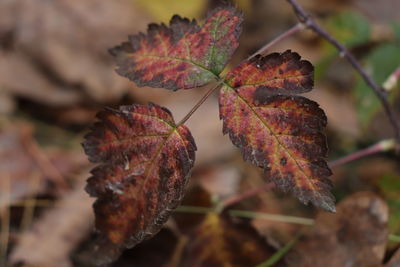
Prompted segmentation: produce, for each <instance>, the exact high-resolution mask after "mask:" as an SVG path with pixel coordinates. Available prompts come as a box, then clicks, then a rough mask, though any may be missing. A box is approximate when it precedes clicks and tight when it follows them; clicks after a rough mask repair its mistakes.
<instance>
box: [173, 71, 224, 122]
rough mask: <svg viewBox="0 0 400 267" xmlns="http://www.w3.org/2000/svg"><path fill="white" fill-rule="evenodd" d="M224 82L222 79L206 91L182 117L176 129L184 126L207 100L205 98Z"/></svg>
mask: <svg viewBox="0 0 400 267" xmlns="http://www.w3.org/2000/svg"><path fill="white" fill-rule="evenodd" d="M223 82H224V80H223V79H221V80H219V81H218V83H217V84H216V85H215V86H213V87H211V88H210V90H208V91H207V93H206V94H205V95H204V96H203V97H202V98H201V99H200V100H199V102H197V103H196V105H195V106H194V107H193V108H192V109H191V110H190V111H189V113H188V114H186V116H185V117H183V119H182V120H181V121H180V122H178V124H177V125H176V127H179V126H181V125H183V124H185V122H186V121H187V120H188V119H189V118H190V117H191V116H192V115H193V113H195V112H196V110H197V109H198V108H199V107H200V106H201V105H202V104H203V103H204V101H206V100H207V98H208V97H209V96H210V95H211V94H212V93H213V92H214V91H215V90H216V89H217V88H218V87H219V86H220V85H221V84H222V83H223Z"/></svg>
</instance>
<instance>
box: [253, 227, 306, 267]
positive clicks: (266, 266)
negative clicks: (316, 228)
mask: <svg viewBox="0 0 400 267" xmlns="http://www.w3.org/2000/svg"><path fill="white" fill-rule="evenodd" d="M301 234H302V231H300V232H299V233H298V234H296V236H295V237H294V238H293V239H292V240H290V241H289V242H288V243H287V244H286V245H285V246H283V247H282V248H280V249H279V250H278V251H277V252H275V254H274V255H272V256H271V257H269V258H268V260H266V261H265V262H263V263H261V264H259V265H257V266H256V267H269V266H273V265H274V264H275V263H277V262H278V261H279V260H280V259H281V258H282V257H283V256H285V254H286V253H287V252H288V251H289V250H290V249H291V248H292V247H293V246H294V244H296V242H297V240H299V237H300V236H301Z"/></svg>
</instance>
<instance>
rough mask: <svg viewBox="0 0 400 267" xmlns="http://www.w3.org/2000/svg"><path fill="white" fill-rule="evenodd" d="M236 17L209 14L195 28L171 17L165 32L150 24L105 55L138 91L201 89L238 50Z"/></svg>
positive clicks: (229, 10)
mask: <svg viewBox="0 0 400 267" xmlns="http://www.w3.org/2000/svg"><path fill="white" fill-rule="evenodd" d="M241 22H242V14H241V13H239V12H237V11H236V10H235V9H234V8H220V9H216V10H214V11H213V12H212V13H211V14H210V15H209V16H208V18H207V20H206V21H205V23H204V25H203V26H202V27H199V26H198V25H197V23H196V21H195V20H192V21H190V20H188V19H186V18H181V17H180V16H178V15H175V16H173V17H172V19H171V21H170V25H169V27H167V26H166V25H164V24H161V25H157V24H150V25H149V27H148V30H147V34H143V33H139V34H137V35H132V36H129V42H125V43H122V44H121V45H120V46H117V47H115V48H113V49H111V50H110V52H111V54H112V55H114V56H115V57H116V59H117V65H118V69H117V72H118V74H120V75H122V76H125V77H128V78H129V79H131V80H132V81H134V82H135V83H136V84H137V85H138V86H151V87H162V88H166V89H171V90H178V89H189V88H193V87H198V86H202V85H204V84H206V83H208V82H210V81H211V80H213V79H215V78H217V77H218V74H220V73H221V71H222V70H223V69H224V67H225V65H226V63H227V62H228V60H229V59H230V58H231V55H232V54H233V52H234V51H235V50H236V48H237V46H238V39H239V35H240V32H241Z"/></svg>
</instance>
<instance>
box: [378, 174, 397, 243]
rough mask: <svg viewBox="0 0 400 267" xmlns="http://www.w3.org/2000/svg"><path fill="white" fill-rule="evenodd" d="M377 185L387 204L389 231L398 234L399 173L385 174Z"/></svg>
mask: <svg viewBox="0 0 400 267" xmlns="http://www.w3.org/2000/svg"><path fill="white" fill-rule="evenodd" d="M378 187H379V189H380V190H381V192H382V194H383V195H384V197H385V199H386V201H387V203H388V205H389V232H390V233H391V234H395V235H399V234H400V175H396V174H385V175H383V176H382V178H381V179H379V181H378Z"/></svg>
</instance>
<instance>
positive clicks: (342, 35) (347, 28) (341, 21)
mask: <svg viewBox="0 0 400 267" xmlns="http://www.w3.org/2000/svg"><path fill="white" fill-rule="evenodd" d="M324 24H325V27H326V29H327V31H328V32H329V33H330V34H331V35H332V36H333V37H334V38H336V39H337V40H338V41H339V42H341V43H342V44H344V45H345V46H346V47H348V48H352V47H355V46H358V45H361V44H364V43H366V42H368V41H369V38H370V35H371V29H370V24H369V22H368V20H367V19H366V18H365V17H364V16H363V15H361V14H359V13H357V12H355V11H349V10H348V11H343V12H341V13H338V14H336V15H333V16H331V17H329V18H328V19H327V20H326V21H325V23H324ZM322 50H323V53H324V55H325V56H324V57H323V58H322V59H321V60H320V62H319V63H318V64H317V67H316V73H315V75H316V79H317V80H318V79H320V78H322V76H323V75H324V73H325V72H326V70H327V69H328V67H329V65H330V64H332V61H333V60H334V59H336V58H337V56H338V51H337V50H336V48H335V47H333V46H332V45H331V44H330V43H328V42H324V44H323V47H322Z"/></svg>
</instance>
